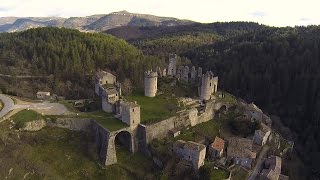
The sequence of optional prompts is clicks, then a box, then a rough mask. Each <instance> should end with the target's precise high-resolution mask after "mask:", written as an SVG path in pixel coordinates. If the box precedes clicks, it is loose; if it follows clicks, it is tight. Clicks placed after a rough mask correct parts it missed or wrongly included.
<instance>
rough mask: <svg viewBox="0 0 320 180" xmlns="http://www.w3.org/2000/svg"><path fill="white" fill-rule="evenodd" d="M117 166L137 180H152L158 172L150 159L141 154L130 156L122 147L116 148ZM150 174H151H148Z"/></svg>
mask: <svg viewBox="0 0 320 180" xmlns="http://www.w3.org/2000/svg"><path fill="white" fill-rule="evenodd" d="M116 150H117V159H118V166H119V167H121V168H123V169H125V170H126V171H128V172H130V173H131V174H134V175H135V176H136V177H135V178H137V179H148V177H149V179H154V178H155V177H154V176H155V175H156V174H157V173H159V172H160V171H159V170H157V169H156V168H155V166H154V165H153V162H152V160H151V159H148V158H147V157H146V156H144V155H143V154H141V153H135V154H132V153H130V152H129V151H127V150H126V149H124V148H123V147H119V146H117V147H116ZM150 173H152V174H150Z"/></svg>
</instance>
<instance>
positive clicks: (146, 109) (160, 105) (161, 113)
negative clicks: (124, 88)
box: [125, 92, 179, 124]
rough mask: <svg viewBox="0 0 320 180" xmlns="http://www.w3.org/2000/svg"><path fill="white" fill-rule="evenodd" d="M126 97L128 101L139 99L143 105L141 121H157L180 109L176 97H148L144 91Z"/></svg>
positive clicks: (139, 102) (138, 101)
mask: <svg viewBox="0 0 320 180" xmlns="http://www.w3.org/2000/svg"><path fill="white" fill-rule="evenodd" d="M125 98H126V100H128V101H137V103H138V104H139V105H140V106H141V122H142V123H144V124H148V123H153V122H157V121H160V120H163V119H165V118H168V117H170V116H173V115H175V113H176V111H177V110H178V109H179V108H178V101H177V99H176V98H173V97H166V96H164V95H160V96H156V97H146V96H144V95H143V93H142V92H139V93H133V94H132V95H131V96H126V97H125Z"/></svg>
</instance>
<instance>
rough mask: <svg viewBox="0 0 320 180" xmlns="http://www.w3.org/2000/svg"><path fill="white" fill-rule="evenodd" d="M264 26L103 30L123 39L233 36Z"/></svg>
mask: <svg viewBox="0 0 320 180" xmlns="http://www.w3.org/2000/svg"><path fill="white" fill-rule="evenodd" d="M264 27H266V26H265V25H260V24H258V23H254V22H216V23H209V24H202V23H192V24H185V25H180V26H169V27H168V26H147V27H146V26H121V27H117V28H113V29H109V30H106V31H104V33H107V34H111V35H113V36H116V37H118V38H122V39H125V40H134V39H146V38H159V37H163V36H173V35H181V34H190V33H215V34H217V35H221V36H224V37H229V36H235V35H239V34H243V33H247V32H252V31H254V30H257V29H261V28H264Z"/></svg>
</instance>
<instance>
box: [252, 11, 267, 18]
mask: <svg viewBox="0 0 320 180" xmlns="http://www.w3.org/2000/svg"><path fill="white" fill-rule="evenodd" d="M251 15H252V16H254V17H264V16H266V15H267V13H266V12H263V11H255V12H253V13H251Z"/></svg>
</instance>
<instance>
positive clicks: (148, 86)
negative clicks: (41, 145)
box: [144, 71, 158, 97]
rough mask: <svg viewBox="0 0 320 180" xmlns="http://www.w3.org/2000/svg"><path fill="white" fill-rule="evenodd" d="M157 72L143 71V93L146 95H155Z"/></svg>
mask: <svg viewBox="0 0 320 180" xmlns="http://www.w3.org/2000/svg"><path fill="white" fill-rule="evenodd" d="M157 83H158V73H157V72H153V71H146V72H145V73H144V95H145V96H147V97H155V96H156V93H157V89H158V85H157Z"/></svg>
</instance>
